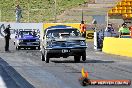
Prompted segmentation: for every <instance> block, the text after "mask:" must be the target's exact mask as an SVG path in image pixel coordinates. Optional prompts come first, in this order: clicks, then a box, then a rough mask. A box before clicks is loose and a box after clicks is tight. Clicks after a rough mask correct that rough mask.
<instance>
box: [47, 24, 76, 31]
mask: <svg viewBox="0 0 132 88" xmlns="http://www.w3.org/2000/svg"><path fill="white" fill-rule="evenodd" d="M53 29H76V28H73V27H71V26H66V25H56V26H51V27H48V28H47V29H46V30H53Z"/></svg>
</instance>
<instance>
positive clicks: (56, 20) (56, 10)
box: [54, 0, 57, 23]
mask: <svg viewBox="0 0 132 88" xmlns="http://www.w3.org/2000/svg"><path fill="white" fill-rule="evenodd" d="M54 4H55V23H56V22H57V16H56V15H57V13H56V12H57V3H56V0H54Z"/></svg>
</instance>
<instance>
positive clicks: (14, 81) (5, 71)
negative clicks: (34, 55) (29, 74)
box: [0, 58, 34, 88]
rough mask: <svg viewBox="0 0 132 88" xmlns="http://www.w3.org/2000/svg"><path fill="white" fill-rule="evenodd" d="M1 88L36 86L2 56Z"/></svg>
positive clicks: (0, 63) (0, 65)
mask: <svg viewBox="0 0 132 88" xmlns="http://www.w3.org/2000/svg"><path fill="white" fill-rule="evenodd" d="M2 80H3V81H2ZM0 88H34V87H33V86H32V85H31V84H30V83H28V82H27V81H26V80H25V79H24V78H23V77H22V76H21V75H20V74H19V73H18V72H17V71H16V70H15V69H14V68H13V67H12V66H10V65H9V64H8V63H7V62H6V61H4V60H3V59H2V58H0Z"/></svg>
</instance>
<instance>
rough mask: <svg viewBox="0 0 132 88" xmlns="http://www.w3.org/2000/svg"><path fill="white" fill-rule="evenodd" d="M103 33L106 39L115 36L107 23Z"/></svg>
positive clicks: (111, 27) (110, 25)
mask: <svg viewBox="0 0 132 88" xmlns="http://www.w3.org/2000/svg"><path fill="white" fill-rule="evenodd" d="M105 33H106V36H107V37H112V36H113V34H115V30H114V28H113V26H112V24H111V23H109V24H108V26H107V27H106V29H105Z"/></svg>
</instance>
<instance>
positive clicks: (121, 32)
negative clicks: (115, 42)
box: [118, 23, 130, 37]
mask: <svg viewBox="0 0 132 88" xmlns="http://www.w3.org/2000/svg"><path fill="white" fill-rule="evenodd" d="M118 32H119V37H121V35H129V34H130V30H129V28H128V27H127V24H126V23H123V24H122V27H120V28H119V31H118Z"/></svg>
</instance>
